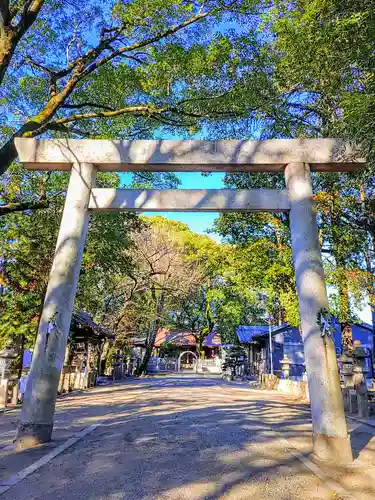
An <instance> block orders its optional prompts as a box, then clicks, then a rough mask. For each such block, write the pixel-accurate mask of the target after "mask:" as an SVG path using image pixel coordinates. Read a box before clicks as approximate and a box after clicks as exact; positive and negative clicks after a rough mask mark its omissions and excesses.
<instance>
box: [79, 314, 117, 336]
mask: <svg viewBox="0 0 375 500" xmlns="http://www.w3.org/2000/svg"><path fill="white" fill-rule="evenodd" d="M72 323H73V324H74V325H76V326H77V327H79V328H82V327H86V328H89V329H90V330H91V331H92V333H93V334H94V335H95V336H97V337H111V336H112V335H111V334H110V333H109V332H107V331H106V330H105V329H104V328H102V327H101V326H100V325H98V324H97V323H95V321H93V320H92V318H91V316H90V314H88V313H87V312H84V311H78V312H73V314H72Z"/></svg>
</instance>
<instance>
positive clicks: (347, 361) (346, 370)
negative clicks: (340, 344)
mask: <svg viewBox="0 0 375 500" xmlns="http://www.w3.org/2000/svg"><path fill="white" fill-rule="evenodd" d="M339 361H340V363H341V375H342V376H343V379H344V387H352V386H353V380H352V379H353V356H352V355H351V354H349V353H347V352H344V353H343V354H342V355H341V356H340V358H339Z"/></svg>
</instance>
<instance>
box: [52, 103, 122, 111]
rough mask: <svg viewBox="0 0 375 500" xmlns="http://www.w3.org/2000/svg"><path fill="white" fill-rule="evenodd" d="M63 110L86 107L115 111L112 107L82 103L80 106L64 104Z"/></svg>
mask: <svg viewBox="0 0 375 500" xmlns="http://www.w3.org/2000/svg"><path fill="white" fill-rule="evenodd" d="M61 107H62V108H64V109H65V108H66V109H82V108H86V107H91V108H99V109H105V110H107V111H115V109H114V108H112V107H111V106H106V105H104V104H99V103H94V102H82V103H79V104H63V105H62V106H61Z"/></svg>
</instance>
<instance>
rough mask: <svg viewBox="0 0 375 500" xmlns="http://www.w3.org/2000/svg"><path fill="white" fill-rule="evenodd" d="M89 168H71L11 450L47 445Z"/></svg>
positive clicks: (91, 176)
mask: <svg viewBox="0 0 375 500" xmlns="http://www.w3.org/2000/svg"><path fill="white" fill-rule="evenodd" d="M95 175H96V173H95V168H94V167H93V165H92V164H88V163H81V164H74V165H73V167H72V170H71V175H70V181H69V187H68V191H67V195H66V200H65V207H64V212H63V215H62V220H61V225H60V231H59V235H58V238H57V244H56V250H55V256H54V259H53V263H52V268H51V272H50V276H49V282H48V287H47V292H46V296H45V300H44V306H43V311H42V316H41V320H40V324H39V330H38V334H37V338H36V342H35V346H34V353H33V359H32V364H31V369H30V374H29V377H28V381H27V386H26V392H25V395H24V403H23V407H22V411H21V417H20V422H19V425H18V430H17V434H16V442H15V446H16V448H17V449H24V448H28V447H31V446H35V445H37V444H40V443H44V442H46V441H49V440H50V439H51V436H52V430H53V418H54V413H55V403H56V396H57V389H58V384H59V379H60V373H61V368H62V365H63V362H64V357H65V347H66V343H67V339H68V335H69V328H70V321H71V316H72V311H73V304H74V298H75V294H76V289H77V282H78V276H79V271H80V267H81V260H82V254H83V248H84V245H85V239H86V234H87V229H88V222H89V213H88V211H87V207H88V204H89V199H90V193H91V188H92V187H93V184H94V181H95Z"/></svg>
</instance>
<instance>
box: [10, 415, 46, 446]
mask: <svg viewBox="0 0 375 500" xmlns="http://www.w3.org/2000/svg"><path fill="white" fill-rule="evenodd" d="M52 430H53V423H52V422H51V423H49V424H23V423H20V424H19V426H18V429H17V434H16V438H15V441H14V447H15V449H16V450H26V449H27V448H32V447H33V446H38V445H39V444H43V443H47V442H48V441H51V437H52Z"/></svg>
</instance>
